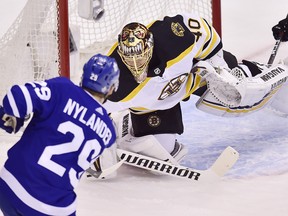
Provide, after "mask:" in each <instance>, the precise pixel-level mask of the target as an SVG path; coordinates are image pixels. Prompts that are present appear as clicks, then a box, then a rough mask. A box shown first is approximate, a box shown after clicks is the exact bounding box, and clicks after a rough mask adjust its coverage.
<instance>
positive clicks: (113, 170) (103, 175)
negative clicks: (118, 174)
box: [86, 160, 124, 179]
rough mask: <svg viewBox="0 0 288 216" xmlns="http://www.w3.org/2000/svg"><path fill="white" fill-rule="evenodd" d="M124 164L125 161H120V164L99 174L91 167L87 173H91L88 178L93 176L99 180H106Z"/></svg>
mask: <svg viewBox="0 0 288 216" xmlns="http://www.w3.org/2000/svg"><path fill="white" fill-rule="evenodd" d="M123 163H124V160H120V161H119V162H118V163H116V164H114V165H113V166H111V167H109V168H107V169H105V170H103V171H101V172H98V171H96V170H93V169H92V168H91V167H89V168H88V169H87V170H86V172H87V173H89V175H88V177H90V176H93V177H95V178H97V179H105V178H106V177H107V176H108V175H110V174H112V173H114V172H115V171H116V170H117V169H119V167H120V166H121V165H122V164H123Z"/></svg>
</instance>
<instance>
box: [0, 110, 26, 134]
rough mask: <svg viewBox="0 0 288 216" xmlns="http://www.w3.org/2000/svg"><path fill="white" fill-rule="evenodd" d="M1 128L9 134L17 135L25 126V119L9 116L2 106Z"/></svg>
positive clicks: (0, 115)
mask: <svg viewBox="0 0 288 216" xmlns="http://www.w3.org/2000/svg"><path fill="white" fill-rule="evenodd" d="M0 118H1V119H0V127H1V128H2V129H3V130H5V131H6V132H7V133H10V134H11V133H12V132H13V133H17V132H18V131H19V130H20V128H21V127H22V126H23V125H24V121H25V119H21V118H17V117H14V116H10V115H7V114H6V113H5V111H4V107H2V106H0Z"/></svg>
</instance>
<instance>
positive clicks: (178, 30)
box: [171, 22, 185, 37]
mask: <svg viewBox="0 0 288 216" xmlns="http://www.w3.org/2000/svg"><path fill="white" fill-rule="evenodd" d="M171 29H172V32H173V33H174V34H175V35H177V36H179V37H183V36H184V32H185V30H184V28H183V27H182V26H181V25H180V23H178V22H177V23H174V22H172V23H171Z"/></svg>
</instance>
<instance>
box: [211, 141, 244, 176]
mask: <svg viewBox="0 0 288 216" xmlns="http://www.w3.org/2000/svg"><path fill="white" fill-rule="evenodd" d="M238 159H239V153H238V152H237V151H236V150H235V149H234V148H232V147H231V146H228V147H227V148H226V149H225V150H224V151H223V152H222V153H221V155H220V156H219V157H218V159H217V160H216V161H215V162H214V164H213V165H212V166H211V168H210V169H211V170H212V171H213V172H214V173H216V174H217V175H218V176H220V177H221V176H224V175H225V174H226V173H227V171H228V170H229V169H230V168H231V167H232V166H233V165H234V164H235V163H236V161H237V160H238Z"/></svg>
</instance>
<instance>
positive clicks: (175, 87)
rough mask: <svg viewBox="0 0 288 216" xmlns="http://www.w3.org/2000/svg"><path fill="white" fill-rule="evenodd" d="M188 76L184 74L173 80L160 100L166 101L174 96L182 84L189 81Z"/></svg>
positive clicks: (165, 88)
mask: <svg viewBox="0 0 288 216" xmlns="http://www.w3.org/2000/svg"><path fill="white" fill-rule="evenodd" d="M187 75H188V74H182V75H180V76H178V77H176V78H174V79H172V80H170V82H169V83H168V84H167V85H166V86H165V87H164V88H163V90H162V92H161V95H160V96H159V97H158V100H164V99H165V98H167V97H168V96H171V95H174V94H176V93H177V92H179V90H180V89H181V86H182V84H183V83H184V82H185V80H186V79H187Z"/></svg>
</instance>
